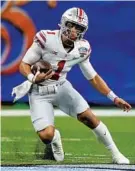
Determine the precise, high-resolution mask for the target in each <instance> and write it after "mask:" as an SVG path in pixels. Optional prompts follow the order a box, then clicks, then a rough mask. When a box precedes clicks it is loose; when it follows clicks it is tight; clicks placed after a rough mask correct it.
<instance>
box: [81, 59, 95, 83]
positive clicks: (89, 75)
mask: <svg viewBox="0 0 135 171" xmlns="http://www.w3.org/2000/svg"><path fill="white" fill-rule="evenodd" d="M79 67H80V69H81V71H82V73H83V75H84V76H85V78H86V79H87V80H91V79H93V78H94V77H95V76H96V75H97V72H96V71H95V70H94V68H93V67H92V65H91V63H90V62H89V58H87V59H86V60H85V61H83V62H81V63H79Z"/></svg>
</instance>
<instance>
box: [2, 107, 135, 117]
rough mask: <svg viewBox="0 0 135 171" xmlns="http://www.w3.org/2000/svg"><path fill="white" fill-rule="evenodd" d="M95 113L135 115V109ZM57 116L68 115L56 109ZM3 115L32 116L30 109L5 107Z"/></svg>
mask: <svg viewBox="0 0 135 171" xmlns="http://www.w3.org/2000/svg"><path fill="white" fill-rule="evenodd" d="M92 111H93V113H94V114H95V115H97V116H135V109H132V110H131V111H130V112H128V113H127V112H123V111H122V110H120V109H111V108H110V109H92ZM54 114H55V116H68V115H67V114H65V113H64V112H62V111H61V110H59V109H55V110H54ZM1 116H30V111H29V110H27V109H26V110H21V109H16V110H12V109H5V110H2V111H1Z"/></svg>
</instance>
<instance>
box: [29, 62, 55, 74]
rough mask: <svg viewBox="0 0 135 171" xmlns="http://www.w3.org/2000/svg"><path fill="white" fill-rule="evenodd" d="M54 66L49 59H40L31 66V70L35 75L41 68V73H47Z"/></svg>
mask: <svg viewBox="0 0 135 171" xmlns="http://www.w3.org/2000/svg"><path fill="white" fill-rule="evenodd" d="M51 68H52V66H51V64H50V63H49V62H47V61H43V60H40V61H38V62H36V63H35V64H34V65H32V66H31V72H32V73H33V74H34V75H35V74H36V72H37V70H38V69H39V71H40V73H42V72H43V73H46V72H48V71H49V70H50V69H51Z"/></svg>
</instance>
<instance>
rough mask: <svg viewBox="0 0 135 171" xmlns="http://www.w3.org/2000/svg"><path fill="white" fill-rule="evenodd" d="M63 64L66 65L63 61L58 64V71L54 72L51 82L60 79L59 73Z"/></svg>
mask: <svg viewBox="0 0 135 171" xmlns="http://www.w3.org/2000/svg"><path fill="white" fill-rule="evenodd" d="M65 63H66V61H65V60H63V61H60V62H58V69H57V70H56V71H55V73H54V75H53V76H52V78H51V79H52V80H58V79H59V78H60V73H61V71H62V70H63V68H64V65H65Z"/></svg>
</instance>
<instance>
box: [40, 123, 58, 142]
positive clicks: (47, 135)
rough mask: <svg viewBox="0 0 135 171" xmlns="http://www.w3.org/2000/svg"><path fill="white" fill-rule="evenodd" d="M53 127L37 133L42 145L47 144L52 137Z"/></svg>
mask: <svg viewBox="0 0 135 171" xmlns="http://www.w3.org/2000/svg"><path fill="white" fill-rule="evenodd" d="M54 131H55V129H54V127H53V126H49V127H47V128H45V129H43V130H41V131H39V132H38V135H39V137H40V139H41V140H42V141H43V143H45V144H49V143H50V142H51V141H52V139H53V137H54Z"/></svg>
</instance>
